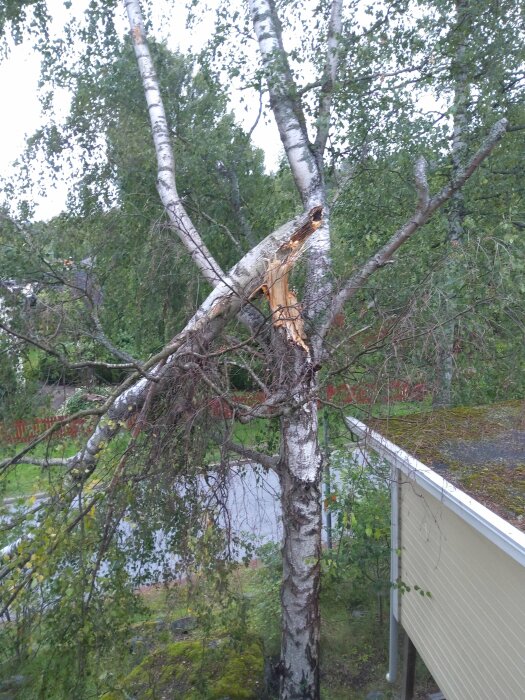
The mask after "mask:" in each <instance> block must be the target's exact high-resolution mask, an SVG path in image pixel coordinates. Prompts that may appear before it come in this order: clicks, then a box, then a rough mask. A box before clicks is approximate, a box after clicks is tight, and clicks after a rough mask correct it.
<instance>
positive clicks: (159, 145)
mask: <svg viewBox="0 0 525 700" xmlns="http://www.w3.org/2000/svg"><path fill="white" fill-rule="evenodd" d="M124 5H125V7H126V12H127V15H128V20H129V26H130V35H131V40H132V42H133V49H134V51H135V56H136V58H137V64H138V67H139V71H140V77H141V79H142V83H143V86H144V95H145V97H146V103H147V105H148V112H149V116H150V121H151V133H152V136H153V141H154V144H155V152H156V154H157V164H158V169H157V189H158V192H159V196H160V199H161V201H162V203H163V205H164V207H165V209H166V213H167V214H168V217H169V220H170V222H171V224H172V226H173V228H174V229H175V231H176V232H177V235H178V237H179V239H180V240H181V242H182V244H183V245H184V247H185V248H186V250H187V251H188V252H189V254H190V255H191V257H192V259H193V261H194V263H195V265H196V266H197V267H198V269H199V270H200V272H201V273H202V275H203V276H204V278H205V279H206V280H207V281H208V282H210V284H212V285H214V286H215V285H217V284H219V283H220V281H221V279H223V277H224V274H223V273H222V270H221V268H220V266H219V264H218V263H217V261H216V260H214V258H213V256H212V255H211V253H210V251H209V250H208V249H207V247H206V245H205V244H204V242H203V241H202V238H201V237H200V235H199V233H198V231H197V230H196V228H195V226H194V225H193V223H192V221H191V219H190V217H189V216H188V213H187V212H186V210H185V208H184V206H183V204H182V202H181V200H180V197H179V195H178V192H177V185H176V182H175V159H174V156H173V148H172V145H171V134H170V131H169V128H168V121H167V119H166V112H165V109H164V104H163V102H162V97H161V94H160V88H159V82H158V79H157V74H156V71H155V66H154V64H153V61H152V58H151V54H150V52H149V48H148V44H147V42H146V33H145V30H144V23H143V20H142V12H141V9H140V3H139V0H125V1H124Z"/></svg>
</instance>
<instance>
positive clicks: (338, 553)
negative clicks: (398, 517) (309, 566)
mask: <svg viewBox="0 0 525 700" xmlns="http://www.w3.org/2000/svg"><path fill="white" fill-rule="evenodd" d="M360 461H361V460H355V461H354V460H353V459H352V458H350V459H348V458H347V457H343V455H342V454H341V453H337V452H333V453H332V454H331V465H332V467H331V468H332V470H333V473H334V474H337V480H336V481H335V484H334V485H333V487H332V489H331V495H330V496H329V498H328V499H327V500H326V501H325V503H324V507H325V509H330V510H331V511H332V512H333V516H335V526H334V527H333V534H332V537H333V540H334V543H335V544H334V549H332V550H327V551H326V552H325V555H324V577H325V581H326V582H327V584H328V585H332V584H338V583H340V582H341V581H343V580H345V581H351V582H352V592H351V599H352V601H353V603H352V604H353V605H359V604H363V603H364V604H370V601H371V600H373V599H374V596H376V597H377V600H378V601H379V602H380V604H381V598H382V597H384V596H385V595H386V593H387V592H388V591H389V589H390V494H389V489H388V478H389V469H388V467H387V465H385V464H383V463H381V462H379V461H377V460H373V459H371V458H367V462H366V464H365V465H364V466H363V465H362V464H361V463H360ZM381 609H382V608H380V610H379V611H378V612H379V613H380V614H381Z"/></svg>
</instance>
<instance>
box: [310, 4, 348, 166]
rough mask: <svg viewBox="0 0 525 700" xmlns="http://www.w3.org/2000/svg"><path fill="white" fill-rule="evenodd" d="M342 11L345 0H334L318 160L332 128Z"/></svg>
mask: <svg viewBox="0 0 525 700" xmlns="http://www.w3.org/2000/svg"><path fill="white" fill-rule="evenodd" d="M342 12H343V0H332V7H331V11H330V22H329V25H328V38H327V49H326V63H325V67H324V75H323V83H322V86H321V94H320V96H319V110H318V113H317V135H316V137H315V142H314V153H315V155H316V156H317V160H318V162H319V161H320V160H322V158H323V154H324V150H325V148H326V141H327V139H328V132H329V130H330V116H331V111H332V99H333V93H334V84H335V80H336V78H337V68H338V65H339V39H340V36H341V15H342Z"/></svg>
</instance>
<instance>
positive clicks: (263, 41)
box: [248, 0, 322, 208]
mask: <svg viewBox="0 0 525 700" xmlns="http://www.w3.org/2000/svg"><path fill="white" fill-rule="evenodd" d="M248 5H249V8H250V14H251V16H252V21H253V26H254V29H255V34H256V36H257V40H258V42H259V50H260V53H261V57H262V62H263V67H264V71H265V75H266V80H267V83H268V90H269V93H270V105H271V107H272V111H273V114H274V116H275V121H276V122H277V127H278V129H279V134H280V137H281V141H282V144H283V146H284V150H285V151H286V155H287V158H288V162H289V163H290V168H291V170H292V175H293V177H294V180H295V183H296V185H297V188H298V190H299V192H300V194H301V197H302V200H303V203H304V205H305V206H306V207H308V208H309V207H311V206H314V204H322V202H319V201H316V202H313V201H312V200H311V196H312V194H313V193H315V192H316V191H317V190H318V189H319V186H320V184H321V178H320V174H319V171H318V168H317V162H316V159H315V157H314V154H313V151H312V148H311V145H310V142H309V140H308V134H307V131H306V125H305V120H304V115H303V112H302V107H301V102H300V98H299V96H298V94H297V87H296V85H295V82H294V80H293V77H292V72H291V70H290V66H289V63H288V56H287V54H286V52H285V50H284V47H283V43H282V37H281V29H280V23H279V19H278V17H277V13H276V11H275V7H274V4H273V1H272V0H249V2H248Z"/></svg>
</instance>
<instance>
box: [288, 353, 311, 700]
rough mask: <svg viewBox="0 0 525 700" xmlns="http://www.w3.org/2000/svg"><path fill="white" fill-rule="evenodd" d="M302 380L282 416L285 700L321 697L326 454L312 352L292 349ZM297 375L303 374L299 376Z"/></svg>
mask: <svg viewBox="0 0 525 700" xmlns="http://www.w3.org/2000/svg"><path fill="white" fill-rule="evenodd" d="M292 353H294V354H295V360H296V367H298V366H299V365H300V370H301V371H300V376H302V380H301V381H300V382H299V385H298V386H297V385H296V386H295V388H294V390H293V399H294V402H295V405H296V406H297V405H298V407H297V408H295V409H293V411H292V413H291V414H290V415H288V416H285V417H283V418H282V419H281V458H280V479H281V503H282V514H283V531H284V532H283V579H282V588H281V603H282V644H281V664H280V670H281V691H280V698H281V699H282V700H291V699H292V698H311V699H312V700H314V699H315V700H317V699H318V698H319V640H320V614H319V582H320V556H321V493H320V483H321V479H320V475H321V453H320V450H319V445H318V442H317V436H318V417H317V402H316V401H315V400H311V399H309V398H308V397H310V396H312V394H313V392H314V390H315V388H316V387H315V384H316V380H315V376H314V374H313V372H312V367H311V364H310V358H309V356H308V355H307V354H306V353H305V352H304V351H303V350H302V349H300V348H297V349H295V350H294V349H292ZM296 376H297V375H296Z"/></svg>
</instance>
